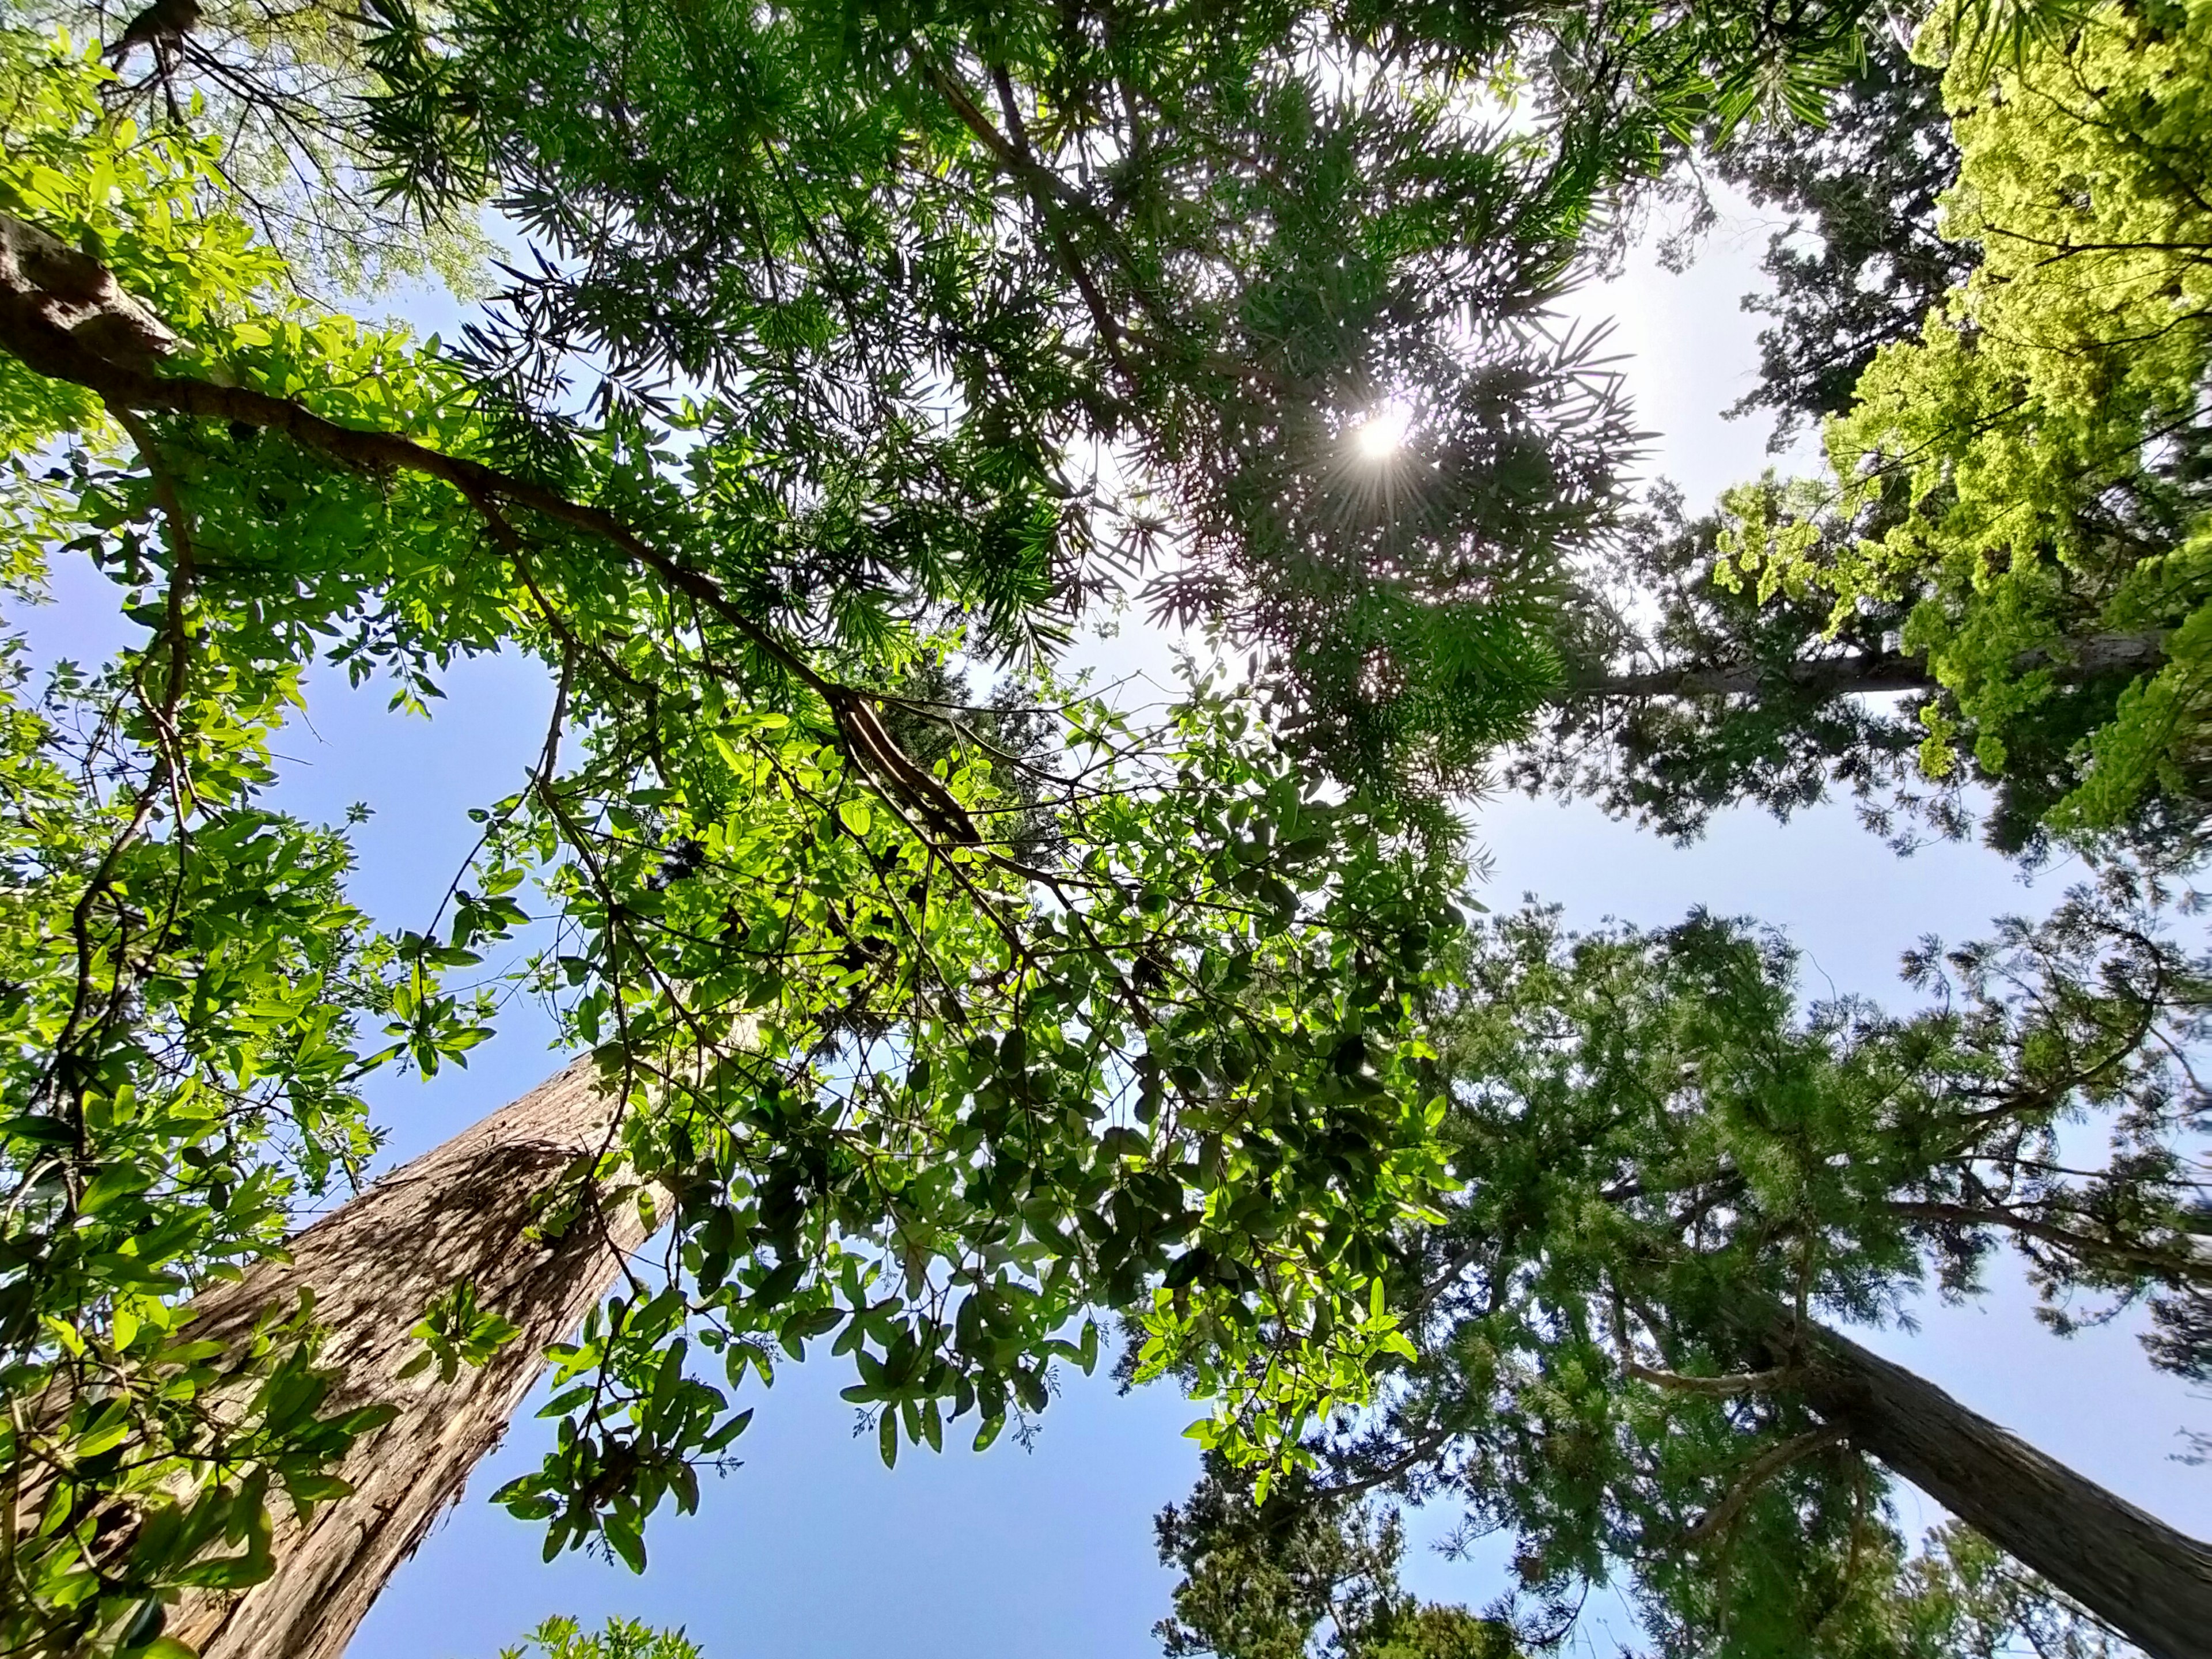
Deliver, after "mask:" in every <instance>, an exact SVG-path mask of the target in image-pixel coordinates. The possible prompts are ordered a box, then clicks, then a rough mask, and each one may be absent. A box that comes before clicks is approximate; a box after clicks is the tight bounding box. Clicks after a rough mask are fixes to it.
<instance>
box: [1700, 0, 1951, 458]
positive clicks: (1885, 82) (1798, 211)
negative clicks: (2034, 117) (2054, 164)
mask: <svg viewBox="0 0 2212 1659" xmlns="http://www.w3.org/2000/svg"><path fill="white" fill-rule="evenodd" d="M1942 86H1943V77H1942V71H1941V70H1937V69H1934V68H1931V67H1929V66H1928V65H1927V64H1923V63H1921V62H1919V61H1918V60H1917V58H1915V57H1914V56H1913V54H1912V52H1911V45H1910V42H1909V40H1907V38H1906V36H1905V30H1904V28H1903V27H1901V26H1900V23H1899V21H1897V20H1887V19H1886V20H1880V21H1877V22H1876V23H1875V26H1874V27H1869V29H1867V30H1866V32H1865V48H1864V61H1863V64H1861V65H1860V66H1859V68H1858V70H1857V72H1856V73H1855V74H1854V75H1853V76H1851V77H1850V80H1849V81H1848V82H1845V83H1844V85H1843V86H1841V87H1839V88H1837V90H1836V93H1835V94H1834V95H1833V96H1832V97H1831V98H1830V99H1829V100H1828V102H1827V106H1826V109H1825V110H1824V111H1823V112H1822V115H1821V119H1820V125H1819V127H1818V130H1817V131H1807V130H1806V129H1805V128H1804V127H1803V126H1799V125H1780V124H1768V125H1761V126H1755V127H1749V128H1747V129H1746V130H1744V131H1742V132H1741V133H1739V134H1737V135H1735V137H1734V138H1733V139H1732V140H1731V141H1730V142H1729V143H1725V144H1723V145H1720V146H1718V147H1717V149H1715V150H1714V152H1713V154H1712V155H1711V162H1710V165H1711V169H1712V171H1713V173H1714V174H1715V175H1716V176H1717V177H1718V178H1720V179H1722V180H1723V181H1725V182H1726V183H1728V184H1729V185H1734V186H1735V188H1736V189H1738V190H1740V191H1742V192H1743V193H1744V194H1745V195H1746V196H1747V197H1749V198H1750V199H1751V201H1752V203H1753V205H1755V206H1757V207H1759V208H1762V209H1765V210H1768V211H1770V212H1775V211H1778V212H1780V213H1782V214H1784V215H1786V216H1787V217H1786V220H1785V222H1784V227H1783V228H1781V229H1778V230H1777V231H1775V232H1773V233H1772V234H1771V235H1770V236H1769V237H1768V239H1767V244H1766V252H1765V254H1764V255H1763V256H1762V258H1760V260H1759V269H1760V270H1761V271H1762V272H1764V273H1765V277H1766V282H1765V285H1764V286H1763V287H1762V289H1760V290H1759V292H1757V293H1754V294H1748V295H1745V296H1744V307H1745V309H1747V310H1748V311H1753V312H1755V313H1759V314H1760V315H1762V316H1765V317H1768V318H1771V319H1773V320H1772V322H1771V325H1769V326H1767V327H1765V328H1763V329H1761V330H1760V331H1759V385H1758V386H1755V387H1754V388H1753V390H1752V391H1750V392H1747V393H1745V394H1744V396H1743V397H1742V398H1739V399H1738V400H1737V402H1736V403H1735V405H1734V407H1733V408H1731V409H1730V410H1729V413H1730V414H1731V415H1732V416H1741V415H1745V414H1748V413H1750V412H1751V411H1752V410H1759V409H1766V410H1772V411H1773V412H1774V415H1775V416H1776V420H1775V426H1774V433H1773V435H1772V437H1771V439H1769V441H1768V447H1769V448H1771V449H1777V450H1778V449H1780V448H1782V447H1785V446H1786V445H1787V444H1788V443H1789V441H1790V439H1791V438H1792V437H1793V436H1794V435H1795V434H1796V432H1797V431H1799V430H1801V429H1802V427H1803V426H1805V425H1806V424H1808V423H1809V424H1814V425H1817V424H1818V422H1820V421H1821V420H1823V419H1825V418H1826V416H1830V415H1839V414H1841V413H1843V412H1844V410H1846V409H1848V408H1849V407H1850V402H1851V392H1852V388H1853V387H1855V386H1857V384H1858V380H1859V376H1860V375H1861V374H1863V373H1864V372H1865V370H1866V368H1867V366H1868V365H1869V363H1871V362H1873V361H1874V356H1875V352H1876V351H1877V350H1879V349H1881V347H1883V346H1885V345H1888V344H1890V343H1893V342H1897V341H1903V340H1911V339H1913V338H1916V337H1917V336H1918V335H1919V333H1920V328H1921V323H1922V321H1923V319H1925V318H1926V317H1927V315H1928V313H1929V312H1931V311H1933V310H1935V309H1936V307H1939V306H1940V305H1942V302H1943V300H1944V297H1945V295H1946V294H1947V293H1948V290H1949V289H1952V288H1953V287H1954V286H1955V285H1956V284H1958V283H1961V282H1964V281H1965V280H1966V276H1967V275H1968V273H1969V272H1970V271H1971V270H1972V269H1973V265H1974V262H1975V259H1976V258H1977V257H1978V255H1977V252H1976V250H1975V248H1974V246H1973V244H1972V242H1970V241H1965V240H1955V241H1954V240H1946V239H1945V238H1944V237H1943V236H1942V235H1941V234H1938V231H1937V221H1936V208H1937V204H1938V202H1939V199H1940V198H1941V197H1942V193H1943V192H1944V191H1947V190H1948V189H1949V188H1950V187H1951V185H1953V184H1954V182H1955V181H1956V179H1957V177H1958V167H1959V157H1958V152H1957V149H1956V148H1955V147H1954V144H1953V143H1952V141H1951V131H1950V121H1949V119H1948V116H1947V114H1946V112H1945V111H1944V108H1943V98H1942Z"/></svg>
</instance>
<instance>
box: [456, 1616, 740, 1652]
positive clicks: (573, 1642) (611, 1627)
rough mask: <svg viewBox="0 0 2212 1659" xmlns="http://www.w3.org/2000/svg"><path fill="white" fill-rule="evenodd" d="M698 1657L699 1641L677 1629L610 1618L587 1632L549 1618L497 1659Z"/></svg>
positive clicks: (505, 1650)
mask: <svg viewBox="0 0 2212 1659" xmlns="http://www.w3.org/2000/svg"><path fill="white" fill-rule="evenodd" d="M540 1656H542V1659H699V1646H698V1644H696V1642H693V1641H692V1640H691V1639H690V1638H688V1637H686V1636H685V1635H684V1632H683V1630H682V1629H681V1628H680V1627H679V1628H678V1629H676V1630H655V1629H653V1627H652V1626H649V1625H642V1624H640V1623H639V1622H638V1621H637V1620H634V1619H609V1620H607V1622H606V1625H605V1628H603V1629H600V1630H595V1631H586V1630H585V1629H584V1628H583V1627H582V1626H580V1625H578V1624H577V1623H576V1621H575V1620H573V1619H568V1618H561V1617H556V1618H552V1619H548V1620H545V1622H544V1623H543V1624H541V1625H540V1626H538V1628H537V1629H536V1630H533V1631H532V1632H530V1634H529V1635H528V1636H526V1637H525V1638H523V1639H522V1640H521V1641H520V1642H519V1643H517V1644H515V1645H514V1646H513V1647H511V1648H502V1649H501V1650H500V1659H540Z"/></svg>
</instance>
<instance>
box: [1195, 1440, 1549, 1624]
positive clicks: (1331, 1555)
mask: <svg viewBox="0 0 2212 1659" xmlns="http://www.w3.org/2000/svg"><path fill="white" fill-rule="evenodd" d="M1157 1524H1158V1538H1159V1551H1160V1560H1161V1561H1162V1562H1163V1563H1164V1564H1165V1565H1172V1566H1176V1567H1178V1568H1180V1569H1181V1570H1182V1582H1181V1583H1178V1584H1177V1585H1176V1590H1175V1616H1174V1617H1173V1618H1171V1619H1166V1620H1162V1621H1161V1622H1160V1623H1159V1624H1158V1626H1155V1632H1154V1633H1155V1634H1157V1635H1158V1637H1159V1638H1160V1639H1161V1644H1162V1646H1163V1648H1164V1650H1165V1651H1166V1653H1167V1654H1168V1655H1169V1656H1170V1659H1193V1656H1198V1655H1206V1654H1210V1655H1213V1656H1217V1659H1305V1656H1307V1655H1309V1654H1312V1655H1315V1656H1317V1659H1318V1656H1326V1659H1514V1656H1515V1654H1516V1648H1515V1646H1514V1643H1513V1638H1512V1632H1511V1631H1510V1629H1509V1628H1508V1627H1507V1626H1504V1625H1501V1624H1498V1623H1497V1622H1496V1621H1494V1620H1482V1619H1477V1618H1475V1617H1474V1615H1472V1614H1471V1613H1468V1612H1467V1610H1466V1609H1465V1608H1463V1607H1441V1606H1437V1605H1434V1604H1431V1603H1425V1602H1422V1601H1419V1600H1418V1599H1417V1598H1415V1597H1413V1596H1412V1595H1407V1593H1406V1591H1405V1590H1404V1589H1401V1587H1400V1585H1399V1583H1398V1561H1399V1558H1400V1557H1401V1554H1402V1553H1403V1552H1404V1549H1405V1538H1404V1534H1403V1531H1402V1529H1401V1527H1400V1525H1399V1522H1398V1518H1397V1516H1395V1514H1394V1513H1390V1512H1389V1511H1384V1512H1383V1513H1380V1514H1377V1513H1375V1512H1372V1511H1371V1510H1370V1509H1369V1508H1368V1507H1367V1506H1366V1505H1364V1504H1359V1503H1358V1502H1357V1501H1355V1500H1351V1499H1346V1498H1340V1497H1337V1496H1335V1495H1334V1494H1332V1493H1331V1492H1328V1490H1327V1489H1326V1488H1322V1489H1316V1487H1315V1486H1314V1485H1313V1483H1312V1482H1311V1481H1310V1480H1306V1479H1303V1478H1301V1479H1297V1480H1291V1481H1288V1482H1285V1483H1281V1484H1279V1485H1278V1486H1277V1487H1276V1489H1275V1490H1274V1491H1273V1492H1271V1493H1269V1494H1268V1495H1267V1497H1266V1498H1264V1499H1261V1500H1260V1501H1258V1502H1255V1500H1254V1496H1253V1494H1252V1492H1250V1490H1249V1480H1248V1478H1246V1477H1244V1476H1243V1475H1242V1474H1241V1472H1240V1471H1238V1470H1237V1469H1235V1468H1232V1467H1231V1466H1230V1465H1228V1464H1226V1463H1225V1462H1222V1461H1221V1460H1219V1459H1218V1458H1209V1459H1208V1460H1207V1463H1206V1475H1205V1477H1204V1479H1202V1480H1200V1483H1199V1486H1198V1488H1197V1490H1196V1491H1194V1492H1193V1493H1192V1494H1191V1496H1190V1498H1189V1499H1188V1502H1186V1503H1185V1504H1182V1506H1181V1507H1180V1508H1178V1507H1176V1505H1173V1504H1170V1505H1169V1507H1168V1508H1167V1509H1165V1510H1162V1511H1161V1513H1160V1516H1159V1518H1158V1523H1157Z"/></svg>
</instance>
